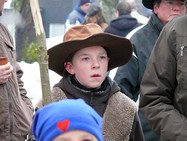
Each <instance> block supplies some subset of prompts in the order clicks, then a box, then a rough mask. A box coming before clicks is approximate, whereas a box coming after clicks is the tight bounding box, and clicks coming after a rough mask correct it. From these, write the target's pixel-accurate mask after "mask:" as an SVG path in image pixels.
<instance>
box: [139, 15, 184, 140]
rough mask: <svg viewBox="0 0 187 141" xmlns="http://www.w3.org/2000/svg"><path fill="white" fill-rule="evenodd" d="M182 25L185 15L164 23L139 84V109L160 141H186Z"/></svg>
mask: <svg viewBox="0 0 187 141" xmlns="http://www.w3.org/2000/svg"><path fill="white" fill-rule="evenodd" d="M186 24H187V15H185V16H179V17H176V18H175V19H173V20H172V21H170V22H169V23H167V24H166V26H165V27H164V28H163V30H162V32H161V34H160V36H159V38H158V40H157V43H156V44H155V47H154V49H153V51H152V54H151V57H150V60H149V63H148V64H147V68H146V71H145V75H144V77H143V80H142V84H141V95H140V96H141V98H140V110H141V111H142V113H143V114H144V115H145V117H146V119H147V120H148V121H149V122H150V125H151V126H152V128H153V129H154V130H155V132H156V133H157V134H158V135H159V136H160V139H161V140H162V141H171V140H172V141H187V104H186V102H187V85H186V84H187V28H186ZM150 78H151V79H150Z"/></svg>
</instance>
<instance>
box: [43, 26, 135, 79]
mask: <svg viewBox="0 0 187 141" xmlns="http://www.w3.org/2000/svg"><path fill="white" fill-rule="evenodd" d="M92 46H102V47H104V48H105V49H106V50H107V51H110V56H109V57H110V61H109V64H108V71H109V70H111V69H113V68H115V67H118V66H121V65H124V64H126V63H127V62H128V61H129V60H130V58H131V56H132V44H131V42H130V40H128V39H126V38H123V37H119V36H115V35H112V34H108V33H104V32H103V30H102V29H101V27H100V26H99V25H97V24H94V23H90V24H86V25H78V26H74V27H72V28H71V29H69V30H68V31H67V32H66V33H65V35H64V41H63V42H62V43H60V44H58V45H56V46H54V47H52V48H50V49H48V51H47V53H48V55H49V60H48V61H49V69H51V70H53V71H55V72H56V73H57V74H59V75H61V76H63V72H64V69H65V67H64V63H65V62H66V61H67V58H68V57H69V56H70V55H72V54H73V53H75V52H76V51H78V50H80V49H83V48H86V47H92Z"/></svg>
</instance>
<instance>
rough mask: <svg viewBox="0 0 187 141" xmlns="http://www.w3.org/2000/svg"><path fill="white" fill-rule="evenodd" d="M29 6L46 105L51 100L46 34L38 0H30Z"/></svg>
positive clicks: (44, 103)
mask: <svg viewBox="0 0 187 141" xmlns="http://www.w3.org/2000/svg"><path fill="white" fill-rule="evenodd" d="M30 6H31V11H32V16H33V20H34V24H35V29H36V46H37V53H38V60H39V65H40V76H41V85H42V96H43V105H46V104H48V103H50V102H51V101H52V100H51V91H50V83H49V73H48V55H47V50H46V36H45V32H44V27H43V22H42V18H41V13H40V9H39V3H38V0H30Z"/></svg>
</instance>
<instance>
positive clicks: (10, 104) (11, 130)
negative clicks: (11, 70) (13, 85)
mask: <svg viewBox="0 0 187 141" xmlns="http://www.w3.org/2000/svg"><path fill="white" fill-rule="evenodd" d="M6 88H7V92H8V103H9V115H10V141H12V140H13V112H12V98H11V95H10V91H9V86H8V83H6Z"/></svg>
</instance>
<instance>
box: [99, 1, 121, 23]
mask: <svg viewBox="0 0 187 141" xmlns="http://www.w3.org/2000/svg"><path fill="white" fill-rule="evenodd" d="M118 1H119V0H100V5H101V7H102V9H103V14H104V17H105V19H106V22H107V23H108V24H109V23H110V21H111V20H112V19H114V18H115V9H116V5H117V4H118Z"/></svg>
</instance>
